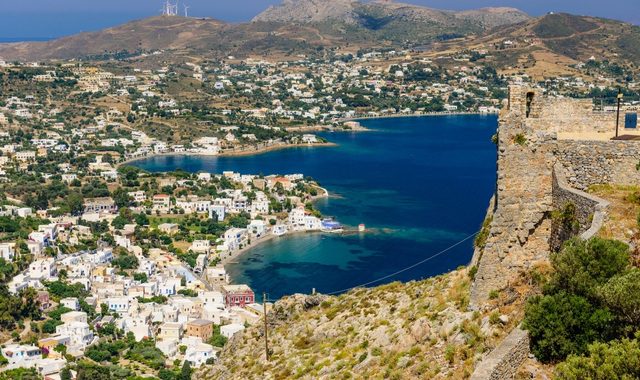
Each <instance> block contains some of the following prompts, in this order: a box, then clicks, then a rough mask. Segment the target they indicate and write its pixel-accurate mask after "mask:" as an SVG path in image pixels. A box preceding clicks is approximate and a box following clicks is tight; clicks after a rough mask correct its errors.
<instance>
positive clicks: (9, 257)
mask: <svg viewBox="0 0 640 380" xmlns="http://www.w3.org/2000/svg"><path fill="white" fill-rule="evenodd" d="M15 255H16V243H1V244H0V257H1V258H3V259H5V260H6V261H8V262H11V261H13V258H14V257H15Z"/></svg>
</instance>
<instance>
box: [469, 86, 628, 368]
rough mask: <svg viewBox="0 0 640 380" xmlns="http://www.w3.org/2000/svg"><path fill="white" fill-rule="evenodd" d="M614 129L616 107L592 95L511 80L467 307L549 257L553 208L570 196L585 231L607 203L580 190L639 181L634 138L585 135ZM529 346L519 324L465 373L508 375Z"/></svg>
mask: <svg viewBox="0 0 640 380" xmlns="http://www.w3.org/2000/svg"><path fill="white" fill-rule="evenodd" d="M612 129H615V114H613V113H605V112H595V111H593V107H592V104H591V100H576V99H566V98H562V99H557V98H547V97H543V96H541V94H540V92H539V90H537V89H529V88H525V87H521V86H512V87H510V94H509V99H508V105H507V106H506V107H505V108H504V109H503V111H502V112H501V114H500V121H499V126H498V175H497V177H498V180H497V181H498V182H497V189H496V194H495V195H494V198H493V199H494V200H493V202H492V208H490V210H489V212H488V214H487V215H488V216H492V217H493V221H492V223H491V227H490V234H489V238H488V239H487V244H486V245H485V247H484V250H479V249H476V252H474V259H473V262H472V264H473V265H477V267H478V272H477V274H476V278H475V280H474V283H473V285H472V288H471V307H472V308H479V307H482V305H483V304H484V302H486V301H487V299H488V294H489V292H491V291H492V290H500V289H503V288H505V287H507V286H508V285H509V282H510V281H511V280H513V279H514V278H515V277H516V276H517V275H518V273H519V272H520V271H522V270H526V269H527V268H528V267H530V266H531V265H532V264H534V263H535V262H536V261H538V260H541V259H543V260H546V259H547V258H548V255H549V253H550V248H551V247H550V241H552V240H553V239H552V237H553V234H554V231H553V229H552V227H551V212H552V211H553V210H554V209H559V208H562V207H564V205H566V204H567V203H572V204H573V205H574V206H575V209H576V218H577V221H578V222H579V224H580V228H579V234H580V236H581V238H583V239H589V238H591V237H592V236H594V235H595V234H596V233H597V232H598V230H599V229H600V228H601V226H602V224H603V222H604V220H605V218H606V212H607V208H608V207H609V203H608V202H607V201H605V200H603V199H600V198H598V197H595V196H592V195H590V194H588V193H585V192H584V191H582V190H586V189H588V187H589V186H591V185H596V184H637V183H638V182H640V171H639V170H638V168H637V167H636V165H638V163H639V162H640V142H638V141H619V140H615V141H614V140H606V139H605V140H602V139H600V140H597V141H594V140H593V139H591V137H593V136H594V133H596V134H598V133H602V134H604V135H611V131H612ZM566 136H571V139H568V138H566ZM581 137H584V138H582V139H581ZM528 353H529V340H528V337H527V333H526V331H523V330H521V329H520V328H519V327H518V328H516V329H514V330H513V331H512V332H511V334H509V335H508V336H507V338H505V339H504V341H503V342H502V343H501V344H500V345H499V346H498V347H496V349H494V350H493V351H492V352H490V353H489V354H488V355H487V356H486V357H485V358H484V359H483V360H482V361H481V362H480V363H479V364H478V366H477V367H476V370H475V371H474V373H473V375H472V377H471V378H472V379H474V380H492V379H510V378H513V376H514V374H515V372H516V370H517V368H518V367H519V366H520V364H521V363H522V361H523V360H524V359H525V358H526V356H527V355H528Z"/></svg>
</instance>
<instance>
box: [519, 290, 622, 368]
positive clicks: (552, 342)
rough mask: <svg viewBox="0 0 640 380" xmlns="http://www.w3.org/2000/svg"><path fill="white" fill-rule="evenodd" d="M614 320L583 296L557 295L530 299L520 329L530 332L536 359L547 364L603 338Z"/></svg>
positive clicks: (581, 349) (581, 350) (606, 335)
mask: <svg viewBox="0 0 640 380" xmlns="http://www.w3.org/2000/svg"><path fill="white" fill-rule="evenodd" d="M613 320H614V317H613V315H612V314H611V313H610V312H609V310H607V309H602V308H598V307H596V306H594V305H592V304H591V303H590V302H589V301H588V300H587V299H586V298H584V297H581V296H578V295H573V294H569V293H565V292H560V293H557V294H554V295H547V296H535V297H532V298H531V299H529V301H528V303H527V306H526V308H525V319H524V322H523V328H524V329H525V330H528V331H529V337H530V339H531V344H530V345H531V351H532V352H533V353H534V355H535V356H536V358H537V359H538V360H540V361H542V362H543V363H549V362H557V361H560V360H563V359H564V358H566V357H567V355H570V354H582V353H583V352H585V351H586V350H587V346H588V344H589V343H591V342H594V341H595V340H601V339H603V338H604V339H606V338H607V337H608V336H609V333H610V330H611V322H612V321H613Z"/></svg>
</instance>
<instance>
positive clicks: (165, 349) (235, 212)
mask: <svg viewBox="0 0 640 380" xmlns="http://www.w3.org/2000/svg"><path fill="white" fill-rule="evenodd" d="M101 157H102V156H98V157H97V160H96V161H95V162H91V163H89V165H90V166H91V167H93V166H96V165H98V166H100V165H105V164H106V163H103V162H102V161H101ZM28 165H35V164H34V163H30V164H28ZM25 172H30V170H28V168H27V170H25ZM114 173H115V174H114V176H113V178H110V179H109V180H108V181H110V182H107V179H106V178H105V177H104V176H101V175H96V174H95V173H92V172H91V170H90V169H88V170H87V171H82V172H74V173H73V176H69V175H68V174H62V175H59V174H58V175H54V176H53V177H49V178H47V182H48V183H49V185H47V187H48V188H49V190H44V191H46V192H47V194H48V195H53V194H52V191H54V190H53V188H52V187H51V186H53V187H57V188H58V190H56V191H61V193H60V194H58V197H57V198H55V199H50V200H47V201H45V200H44V199H41V201H42V202H43V203H42V204H40V205H34V204H32V203H31V202H30V201H28V200H27V202H26V204H29V205H31V206H27V205H25V204H23V203H22V202H21V201H18V200H17V199H13V198H11V197H9V196H8V195H9V194H8V193H3V194H7V197H4V198H3V206H2V211H1V216H0V221H1V223H2V234H1V239H2V241H3V242H2V243H0V254H1V256H2V258H0V267H1V268H2V273H3V282H4V283H5V284H6V288H5V292H6V296H7V302H9V299H10V300H17V302H19V303H21V304H22V303H23V302H24V303H25V306H26V303H29V304H31V308H30V310H29V311H28V312H27V311H24V310H22V309H21V308H17V309H16V310H13V311H12V313H16V314H13V315H14V318H15V321H14V320H12V319H9V320H3V322H2V324H3V326H4V327H5V328H7V327H10V326H14V327H16V326H18V327H20V329H17V330H14V333H12V334H11V336H10V337H9V340H8V341H7V342H5V344H4V345H3V348H2V355H3V357H4V358H5V359H6V364H7V367H6V369H11V368H19V367H31V368H36V369H37V370H38V372H39V373H40V374H42V375H46V376H47V378H55V377H51V376H52V375H56V374H59V372H60V370H62V369H63V368H65V367H66V363H67V360H70V359H71V358H82V357H87V358H90V359H92V360H95V361H101V360H104V358H103V357H102V356H101V355H103V354H104V353H105V352H107V353H108V352H111V351H112V350H113V349H114V348H113V345H114V344H116V343H118V342H122V341H127V342H129V343H127V344H129V346H130V348H129V351H128V352H135V351H136V350H141V351H145V352H147V354H145V355H143V356H141V357H129V354H127V355H125V356H124V358H125V359H127V360H133V361H137V362H140V363H142V364H140V365H142V367H141V368H138V366H135V368H137V369H134V370H133V371H134V372H136V371H140V373H144V372H145V371H146V370H145V368H146V366H148V367H150V368H151V369H153V370H158V369H160V368H161V367H162V368H164V365H165V362H166V363H174V362H176V363H179V364H182V363H183V362H185V361H187V362H189V365H190V366H192V367H199V366H200V365H202V364H204V363H212V362H213V361H214V360H215V357H216V354H217V352H218V351H219V350H220V347H221V346H222V345H223V344H224V342H225V341H226V340H227V339H229V338H231V337H232V336H233V334H235V333H237V332H239V331H241V330H243V329H244V328H245V326H247V325H251V324H254V323H256V321H258V320H259V318H260V316H261V315H262V313H263V312H264V310H265V309H266V308H268V307H269V305H261V304H260V303H258V298H261V297H256V295H255V294H254V292H253V291H252V289H251V288H250V287H249V286H247V285H245V284H230V279H229V276H228V275H227V273H226V271H225V268H224V266H223V264H224V263H225V262H227V261H228V260H229V259H231V258H233V257H234V256H235V255H237V254H239V253H240V252H242V251H243V250H246V249H248V248H249V247H251V246H254V245H256V244H259V243H261V242H262V241H266V240H268V239H271V238H273V237H278V236H282V235H284V234H287V233H295V232H306V231H331V230H333V229H336V228H338V227H339V224H337V223H335V222H334V221H332V220H328V219H327V220H323V219H321V216H320V214H319V213H318V212H317V211H316V210H314V209H313V204H312V203H311V201H312V200H313V199H315V198H318V197H323V196H326V195H327V194H326V191H325V190H324V189H322V188H321V187H319V186H318V185H317V184H316V183H315V182H314V181H313V180H311V179H309V178H304V176H303V175H301V174H293V175H284V176H275V175H272V176H256V175H241V174H239V173H234V172H224V173H223V174H211V173H204V172H201V173H197V174H189V173H184V172H179V173H169V174H165V175H151V174H149V173H145V172H142V171H140V170H139V169H136V168H133V167H128V166H123V167H120V168H119V169H118V170H115V169H114ZM23 174H25V175H27V174H26V173H23ZM83 183H84V185H82V184H83ZM76 185H78V186H79V187H78V188H77V190H73V188H74V187H75V186H76ZM121 186H126V187H127V190H124V188H123V187H121ZM41 195H43V194H41ZM44 203H47V205H45V204H44ZM49 203H51V204H52V206H50V205H49ZM3 302H4V301H3ZM263 302H264V300H263ZM36 305H37V306H36ZM0 307H2V308H4V307H9V304H8V303H7V304H5V305H0ZM118 344H120V343H118ZM108 345H112V346H109V347H107V346H108ZM105 349H106V351H105ZM131 355H133V354H131ZM101 358H102V359H101ZM113 361H114V363H118V358H117V356H116V357H114V360H113Z"/></svg>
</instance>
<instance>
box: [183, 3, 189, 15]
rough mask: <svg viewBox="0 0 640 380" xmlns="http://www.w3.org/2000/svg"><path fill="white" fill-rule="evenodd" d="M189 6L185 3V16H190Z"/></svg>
mask: <svg viewBox="0 0 640 380" xmlns="http://www.w3.org/2000/svg"><path fill="white" fill-rule="evenodd" d="M189 8H190V7H189V6H188V5H187V4H184V17H189Z"/></svg>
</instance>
